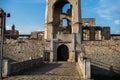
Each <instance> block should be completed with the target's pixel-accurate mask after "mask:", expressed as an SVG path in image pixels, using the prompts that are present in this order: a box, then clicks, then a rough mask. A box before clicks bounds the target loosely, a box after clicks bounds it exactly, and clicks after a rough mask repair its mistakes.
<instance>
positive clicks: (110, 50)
mask: <svg viewBox="0 0 120 80" xmlns="http://www.w3.org/2000/svg"><path fill="white" fill-rule="evenodd" d="M83 51H84V53H85V56H86V57H87V58H90V60H91V62H92V65H94V66H97V67H99V68H101V69H104V70H107V71H108V72H111V71H112V72H116V73H120V40H116V41H113V40H109V41H92V42H91V41H90V42H89V41H84V42H83ZM93 72H94V70H93ZM95 72H97V70H96V71H95ZM103 72H104V71H103ZM103 72H102V73H103ZM106 74H109V73H106Z"/></svg>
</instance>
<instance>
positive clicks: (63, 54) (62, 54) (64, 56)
mask: <svg viewBox="0 0 120 80" xmlns="http://www.w3.org/2000/svg"><path fill="white" fill-rule="evenodd" d="M68 59H69V49H68V47H67V46H66V45H61V46H59V47H58V48H57V61H67V60H68Z"/></svg>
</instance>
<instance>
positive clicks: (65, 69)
mask: <svg viewBox="0 0 120 80" xmlns="http://www.w3.org/2000/svg"><path fill="white" fill-rule="evenodd" d="M3 80H80V77H79V73H78V72H77V69H76V64H75V63H67V62H59V63H46V64H44V65H42V66H40V67H38V68H35V69H31V70H29V71H24V72H23V73H21V74H19V75H14V76H11V77H8V78H5V79H3Z"/></svg>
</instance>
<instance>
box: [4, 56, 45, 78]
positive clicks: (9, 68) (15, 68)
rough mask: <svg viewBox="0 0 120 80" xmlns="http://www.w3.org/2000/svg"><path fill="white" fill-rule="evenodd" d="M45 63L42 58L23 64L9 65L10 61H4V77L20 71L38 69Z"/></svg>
mask: <svg viewBox="0 0 120 80" xmlns="http://www.w3.org/2000/svg"><path fill="white" fill-rule="evenodd" d="M42 63H43V59H42V58H38V59H32V60H27V61H23V62H18V63H17V62H16V63H9V62H8V60H4V61H3V77H7V76H8V75H12V74H16V73H19V72H20V71H23V70H27V69H31V68H33V67H38V66H40V65H41V64H42Z"/></svg>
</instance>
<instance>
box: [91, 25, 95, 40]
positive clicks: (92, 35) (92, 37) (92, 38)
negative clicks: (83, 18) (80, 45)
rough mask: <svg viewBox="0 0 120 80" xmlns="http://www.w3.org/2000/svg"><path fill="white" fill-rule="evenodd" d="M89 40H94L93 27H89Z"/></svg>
mask: <svg viewBox="0 0 120 80" xmlns="http://www.w3.org/2000/svg"><path fill="white" fill-rule="evenodd" d="M90 40H91V41H94V40H95V28H94V27H91V29H90Z"/></svg>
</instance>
